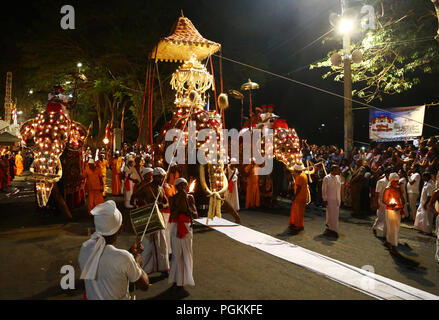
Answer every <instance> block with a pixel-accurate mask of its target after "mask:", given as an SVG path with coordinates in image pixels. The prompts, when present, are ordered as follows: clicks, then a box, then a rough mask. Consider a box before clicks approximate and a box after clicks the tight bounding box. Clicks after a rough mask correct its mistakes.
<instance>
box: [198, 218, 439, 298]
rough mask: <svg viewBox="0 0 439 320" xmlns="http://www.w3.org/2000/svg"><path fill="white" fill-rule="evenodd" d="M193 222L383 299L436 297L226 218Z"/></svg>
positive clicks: (202, 219)
mask: <svg viewBox="0 0 439 320" xmlns="http://www.w3.org/2000/svg"><path fill="white" fill-rule="evenodd" d="M195 221H196V222H198V223H200V224H202V225H205V226H208V227H211V228H212V229H214V230H217V231H219V232H221V233H223V234H225V235H227V236H228V237H230V238H232V239H234V240H236V241H239V242H241V243H243V244H246V245H248V246H251V247H254V248H257V249H259V250H262V251H264V252H267V253H269V254H271V255H273V256H276V257H279V258H281V259H284V260H287V261H289V262H292V263H294V264H297V265H299V266H301V267H304V268H306V269H308V270H310V271H313V272H315V273H318V274H320V275H323V276H325V277H327V278H329V279H332V280H334V281H336V282H338V283H341V284H343V285H345V286H348V287H350V288H352V289H355V290H358V291H361V292H363V293H365V294H367V295H369V296H372V297H374V298H376V299H383V300H438V299H439V296H436V295H433V294H430V293H428V292H425V291H422V290H419V289H416V288H413V287H410V286H408V285H405V284H403V283H400V282H397V281H393V280H391V279H388V278H385V277H382V276H380V275H377V274H374V273H371V272H368V271H366V270H363V269H361V268H357V267H354V266H351V265H349V264H346V263H343V262H341V261H338V260H335V259H332V258H329V257H326V256H324V255H321V254H319V253H317V252H314V251H311V250H307V249H305V248H302V247H299V246H297V245H294V244H292V243H289V242H286V241H283V240H279V239H277V238H274V237H272V236H269V235H267V234H264V233H261V232H258V231H255V230H252V229H250V228H247V227H244V226H241V225H236V224H234V223H232V222H230V221H228V220H225V219H222V218H221V219H219V218H215V219H214V220H210V221H209V222H208V223H206V222H207V219H206V218H201V219H196V220H195Z"/></svg>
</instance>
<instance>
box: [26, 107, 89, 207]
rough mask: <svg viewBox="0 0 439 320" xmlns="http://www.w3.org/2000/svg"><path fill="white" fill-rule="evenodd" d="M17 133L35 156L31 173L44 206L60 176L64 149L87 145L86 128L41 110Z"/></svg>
mask: <svg viewBox="0 0 439 320" xmlns="http://www.w3.org/2000/svg"><path fill="white" fill-rule="evenodd" d="M20 134H21V136H22V139H23V142H24V143H25V145H26V147H28V148H30V149H31V150H32V152H33V153H34V162H33V163H32V166H31V171H32V177H33V179H34V180H35V183H36V192H37V200H38V205H39V206H40V207H43V206H46V204H47V202H48V200H49V197H50V194H51V192H52V188H53V186H54V184H55V183H56V182H58V181H59V180H60V179H61V177H62V166H61V161H60V156H61V154H62V153H63V152H64V150H65V149H66V148H68V149H70V150H73V151H78V150H80V149H81V148H82V147H83V146H84V144H85V142H86V139H87V135H88V133H87V129H85V127H84V126H83V125H81V124H80V123H78V122H75V121H72V120H70V119H69V118H68V117H67V116H66V115H65V114H64V113H63V112H53V111H52V112H49V111H43V112H41V113H39V114H38V116H37V117H36V118H34V119H30V120H28V121H26V122H25V123H23V125H22V126H21V127H20Z"/></svg>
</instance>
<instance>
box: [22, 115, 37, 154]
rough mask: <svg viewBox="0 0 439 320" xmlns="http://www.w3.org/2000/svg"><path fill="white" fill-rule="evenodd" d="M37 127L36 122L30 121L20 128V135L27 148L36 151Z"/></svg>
mask: <svg viewBox="0 0 439 320" xmlns="http://www.w3.org/2000/svg"><path fill="white" fill-rule="evenodd" d="M35 127H36V120H35V119H30V120H27V121H26V122H24V123H23V124H22V125H21V127H20V135H21V138H22V140H23V142H24V143H25V144H26V147H28V148H31V149H34V148H35V140H34V138H35V132H36V131H35Z"/></svg>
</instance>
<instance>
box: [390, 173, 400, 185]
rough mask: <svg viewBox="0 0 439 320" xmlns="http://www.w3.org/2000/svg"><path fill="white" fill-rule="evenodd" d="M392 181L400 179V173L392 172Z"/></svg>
mask: <svg viewBox="0 0 439 320" xmlns="http://www.w3.org/2000/svg"><path fill="white" fill-rule="evenodd" d="M392 181H399V175H398V174H397V173H395V172H392V173H391V174H390V175H389V184H390V183H391V182H392Z"/></svg>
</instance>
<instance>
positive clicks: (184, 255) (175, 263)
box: [168, 222, 195, 286]
mask: <svg viewBox="0 0 439 320" xmlns="http://www.w3.org/2000/svg"><path fill="white" fill-rule="evenodd" d="M185 225H186V228H187V229H188V230H189V233H188V234H187V235H186V237H184V238H182V239H181V238H178V237H177V223H175V222H172V223H170V226H171V229H170V231H171V243H172V259H171V271H170V272H169V278H168V282H169V283H174V282H175V283H176V284H177V286H185V285H189V286H195V282H194V277H193V274H192V273H193V255H192V238H193V234H192V229H191V227H190V223H185Z"/></svg>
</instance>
